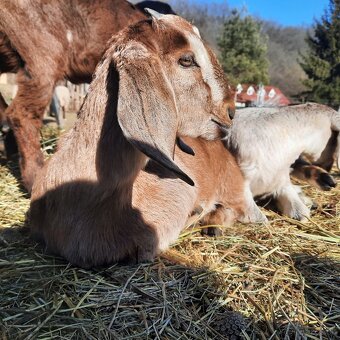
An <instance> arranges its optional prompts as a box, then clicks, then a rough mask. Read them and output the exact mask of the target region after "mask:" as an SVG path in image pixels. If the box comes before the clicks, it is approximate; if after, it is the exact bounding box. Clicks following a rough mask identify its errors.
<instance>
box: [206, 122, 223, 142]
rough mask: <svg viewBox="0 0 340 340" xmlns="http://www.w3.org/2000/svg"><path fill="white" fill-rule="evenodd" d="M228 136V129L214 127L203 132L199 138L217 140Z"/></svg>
mask: <svg viewBox="0 0 340 340" xmlns="http://www.w3.org/2000/svg"><path fill="white" fill-rule="evenodd" d="M227 136H228V129H226V128H223V127H220V126H218V125H214V126H212V127H211V128H209V129H207V130H206V131H204V132H203V133H202V134H201V135H200V137H201V138H204V139H206V140H219V139H225V138H226V137H227Z"/></svg>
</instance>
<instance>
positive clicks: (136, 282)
mask: <svg viewBox="0 0 340 340" xmlns="http://www.w3.org/2000/svg"><path fill="white" fill-rule="evenodd" d="M0 239H1V240H2V242H1V241H0V242H1V247H0V260H1V262H2V270H1V271H0V279H1V282H2V285H1V290H2V299H1V300H0V320H1V322H0V331H1V334H3V336H7V338H8V339H11V338H15V339H24V338H27V336H28V337H31V338H35V337H37V336H40V337H43V336H45V337H46V336H50V337H63V338H65V339H69V338H72V339H73V338H76V339H78V338H79V339H81V338H84V337H86V338H92V339H102V338H106V339H125V338H130V339H148V338H150V339H153V338H167V339H175V338H176V339H177V338H179V337H181V336H183V335H184V334H185V335H186V338H188V339H194V338H196V339H235V340H236V339H242V337H241V333H242V330H245V329H246V327H247V323H248V320H247V319H245V318H244V317H243V316H242V315H241V314H240V313H237V312H235V311H232V310H231V309H229V308H227V307H226V306H224V305H222V304H221V302H220V298H221V296H222V295H223V294H220V293H219V292H218V290H217V287H216V282H217V281H216V280H217V278H216V274H215V273H214V272H211V271H209V270H208V269H207V268H191V267H188V266H184V265H181V264H178V263H174V262H172V261H169V260H164V259H163V258H157V259H156V261H155V262H153V263H152V264H140V265H134V266H126V265H118V264H117V265H114V266H111V267H109V268H104V267H97V268H94V269H92V270H84V269H80V268H77V267H74V266H71V265H69V264H67V263H66V262H65V261H64V260H63V259H61V258H56V257H53V256H48V255H45V254H43V253H42V250H41V248H39V246H37V245H36V244H35V243H34V242H32V241H31V240H30V239H29V238H28V228H26V227H17V228H12V230H11V231H10V232H9V230H1V229H0ZM4 239H5V241H4Z"/></svg>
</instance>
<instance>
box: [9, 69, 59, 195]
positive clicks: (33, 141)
mask: <svg viewBox="0 0 340 340" xmlns="http://www.w3.org/2000/svg"><path fill="white" fill-rule="evenodd" d="M53 87H54V82H53V81H52V80H51V81H49V79H48V78H47V76H46V75H45V78H44V80H43V81H41V80H40V79H34V78H31V77H30V76H29V75H27V74H25V73H24V74H19V77H18V93H17V95H16V96H15V98H14V100H13V101H12V103H11V104H10V105H9V107H8V108H7V110H6V112H5V114H6V116H7V119H8V122H9V125H10V127H11V128H12V130H13V132H14V136H15V139H16V141H17V144H18V149H19V154H20V170H21V176H22V181H23V184H24V185H25V187H26V188H27V190H28V191H29V192H30V191H31V189H32V185H33V182H34V178H35V175H36V173H37V170H38V169H39V168H41V167H42V165H43V163H44V157H43V154H42V152H41V149H40V135H39V132H40V128H41V125H42V118H43V115H44V110H45V108H46V106H47V104H48V103H49V101H50V99H51V96H52V91H53Z"/></svg>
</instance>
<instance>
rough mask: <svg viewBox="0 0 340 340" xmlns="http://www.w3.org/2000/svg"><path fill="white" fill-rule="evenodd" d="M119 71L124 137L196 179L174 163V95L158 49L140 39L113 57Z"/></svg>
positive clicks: (164, 163)
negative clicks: (153, 49) (148, 46)
mask: <svg viewBox="0 0 340 340" xmlns="http://www.w3.org/2000/svg"><path fill="white" fill-rule="evenodd" d="M114 61H115V64H116V67H117V71H118V73H119V94H118V110H117V116H118V122H119V125H120V127H121V129H122V131H123V134H124V136H125V137H126V138H127V139H128V140H129V141H130V143H132V144H133V145H134V146H136V147H137V148H138V149H139V150H140V151H141V152H143V153H144V154H145V155H147V156H148V157H150V158H152V159H153V160H155V161H156V162H158V163H160V164H162V165H163V166H165V167H166V168H168V169H169V170H171V171H173V172H174V173H175V174H176V175H177V176H178V177H179V178H181V179H182V180H184V181H185V182H187V183H188V184H190V185H194V183H193V181H192V180H191V179H190V178H189V176H188V175H186V174H185V173H184V172H183V171H182V170H181V169H180V168H179V167H178V166H177V165H176V164H175V163H174V162H173V156H174V148H175V142H176V133H177V125H178V122H177V108H176V102H175V94H174V91H173V88H172V86H171V83H170V81H169V80H168V78H167V77H166V75H165V72H164V70H163V67H162V64H161V61H160V60H159V58H158V56H157V54H156V52H152V51H150V50H149V49H148V48H146V46H145V45H144V44H141V43H139V42H133V43H130V45H129V46H127V47H126V48H125V49H124V50H121V51H120V53H117V55H115V56H114Z"/></svg>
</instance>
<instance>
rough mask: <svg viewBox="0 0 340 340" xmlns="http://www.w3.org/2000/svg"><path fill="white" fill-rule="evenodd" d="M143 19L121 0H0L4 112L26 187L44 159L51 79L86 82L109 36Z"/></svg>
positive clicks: (139, 13) (142, 16)
mask: <svg viewBox="0 0 340 340" xmlns="http://www.w3.org/2000/svg"><path fill="white" fill-rule="evenodd" d="M145 18H146V16H145V15H144V14H143V13H142V12H141V11H140V10H138V9H137V8H135V7H134V6H133V5H131V4H130V3H128V2H127V1H124V0H90V1H82V0H71V1H70V0H58V1H47V0H28V1H20V0H11V1H7V0H0V73H3V72H16V73H18V77H17V82H18V93H17V95H16V97H15V98H14V100H13V102H12V103H11V105H10V106H9V107H8V109H7V110H6V113H5V114H6V116H7V118H8V121H9V123H10V126H11V128H12V129H13V130H14V134H15V137H16V141H17V144H18V148H19V153H20V156H21V162H20V168H21V173H22V179H23V183H24V185H25V186H26V188H27V189H28V190H30V189H31V187H32V184H33V181H34V177H35V174H36V172H37V170H38V168H40V167H41V166H42V165H43V162H44V160H43V155H42V153H41V151H40V143H39V129H40V127H41V124H42V117H43V113H44V110H45V108H46V106H47V105H48V103H49V102H50V100H51V97H52V93H53V88H54V86H55V84H56V82H57V81H58V80H61V79H64V78H67V79H69V80H70V81H72V82H74V83H80V82H90V81H91V77H92V73H93V72H94V69H95V66H96V65H97V63H98V61H99V60H100V58H101V57H102V55H103V53H104V50H105V47H106V43H107V41H108V40H109V38H110V37H111V36H112V35H113V34H115V33H116V32H118V31H119V30H120V29H122V28H123V27H125V26H127V25H129V24H132V23H134V22H137V21H139V20H142V19H145ZM68 37H69V39H68Z"/></svg>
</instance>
